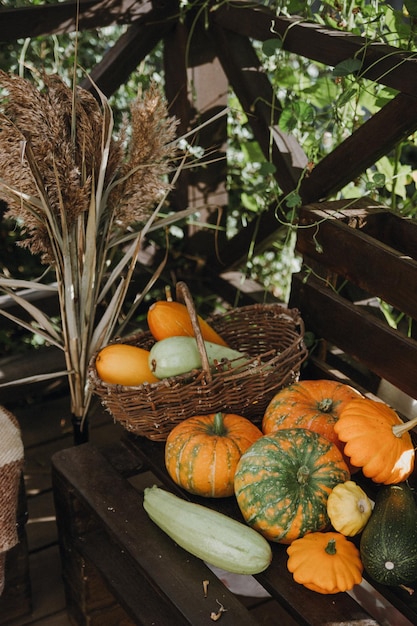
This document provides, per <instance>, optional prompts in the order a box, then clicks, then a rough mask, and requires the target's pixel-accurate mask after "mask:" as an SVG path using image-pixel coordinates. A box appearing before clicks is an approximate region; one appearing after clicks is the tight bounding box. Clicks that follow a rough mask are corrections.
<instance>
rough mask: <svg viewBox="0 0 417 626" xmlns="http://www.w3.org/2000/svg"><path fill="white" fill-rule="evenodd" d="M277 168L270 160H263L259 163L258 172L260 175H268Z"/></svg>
mask: <svg viewBox="0 0 417 626" xmlns="http://www.w3.org/2000/svg"><path fill="white" fill-rule="evenodd" d="M276 170H277V168H276V167H275V165H274V164H273V163H271V162H270V161H264V162H263V163H261V167H260V168H259V173H260V174H261V175H262V176H268V175H269V174H275V172H276Z"/></svg>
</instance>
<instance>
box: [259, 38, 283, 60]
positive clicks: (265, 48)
mask: <svg viewBox="0 0 417 626" xmlns="http://www.w3.org/2000/svg"><path fill="white" fill-rule="evenodd" d="M281 48H282V41H281V39H266V40H265V41H264V42H263V44H262V52H263V53H264V55H265V56H267V57H272V56H274V54H276V52H277V51H278V50H281Z"/></svg>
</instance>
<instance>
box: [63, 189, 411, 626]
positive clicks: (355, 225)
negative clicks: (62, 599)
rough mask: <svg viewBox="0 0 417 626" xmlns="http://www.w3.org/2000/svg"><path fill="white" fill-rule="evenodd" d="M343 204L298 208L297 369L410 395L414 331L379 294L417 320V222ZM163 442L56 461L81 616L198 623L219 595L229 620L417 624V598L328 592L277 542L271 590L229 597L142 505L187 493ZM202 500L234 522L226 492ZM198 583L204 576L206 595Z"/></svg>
mask: <svg viewBox="0 0 417 626" xmlns="http://www.w3.org/2000/svg"><path fill="white" fill-rule="evenodd" d="M344 205H345V203H321V204H320V205H310V206H307V207H304V208H303V209H302V211H301V214H300V229H299V233H298V244H297V245H298V249H299V251H300V252H301V253H302V255H303V257H304V267H303V269H302V271H301V272H300V273H299V274H297V275H296V276H294V282H293V287H292V293H291V301H290V305H291V306H296V307H297V308H299V309H300V310H301V312H302V315H303V317H304V320H305V323H306V329H307V337H308V338H310V339H312V350H311V357H310V359H309V361H308V364H307V365H306V367H305V368H304V369H303V376H304V377H312V376H314V377H316V378H318V377H327V378H328V377H330V378H334V379H340V380H342V381H344V382H349V383H352V384H354V385H355V386H357V387H358V388H359V389H361V390H362V391H364V392H366V393H368V394H370V395H371V396H372V395H373V394H377V393H378V391H379V390H380V389H381V380H383V381H388V383H389V384H391V385H394V386H395V388H397V387H398V389H399V390H400V391H399V392H400V393H402V394H408V395H411V396H412V397H415V396H416V395H417V371H416V370H417V342H416V340H415V339H414V338H413V334H414V336H415V329H413V328H412V329H411V336H407V332H404V330H403V328H406V329H407V330H408V328H409V325H408V324H406V323H405V320H406V318H405V317H404V318H403V319H402V320H401V323H400V324H399V329H394V328H392V327H391V326H389V324H388V323H387V322H386V320H385V318H384V316H383V315H382V313H381V306H380V300H379V299H381V300H382V301H384V302H386V303H389V304H390V305H391V306H393V307H394V308H395V310H398V311H400V312H402V313H404V314H405V316H409V317H410V319H411V318H416V308H417V297H416V295H417V294H416V289H417V262H416V253H417V225H416V224H415V223H414V222H411V221H409V220H404V219H401V218H399V217H397V216H395V215H393V214H392V213H390V212H388V211H386V210H385V209H383V208H381V207H379V206H375V207H370V206H369V204H367V203H365V202H363V201H361V202H356V203H351V204H350V206H349V207H348V208H346V207H345V206H344ZM408 395H406V396H402V400H404V398H408ZM163 450H164V445H163V444H161V443H156V442H151V441H149V440H146V439H142V438H139V437H134V436H132V435H129V434H127V433H126V434H125V435H124V436H123V437H122V440H121V441H119V442H115V444H114V445H112V446H111V447H109V448H106V449H97V448H96V447H94V446H93V445H92V444H89V443H87V444H84V445H82V446H79V447H76V448H72V449H69V450H64V451H62V452H59V453H57V454H56V455H55V456H54V457H53V470H52V471H53V484H54V494H55V502H56V512H57V523H58V529H59V537H60V546H61V555H62V566H63V576H64V581H65V586H66V594H67V603H68V610H69V612H70V614H71V616H72V617H73V619H74V622H75V623H76V624H79V625H87V624H89V625H92V626H93V625H96V624H97V626H98V625H100V626H107V625H116V624H117V625H118V626H120V625H124V626H130V625H131V624H143V626H150V625H151V624H159V625H161V626H166V625H169V624H175V625H176V626H177V625H181V624H189V625H193V626H204V625H205V624H212V619H211V617H210V614H211V612H216V611H217V610H218V607H219V603H221V604H222V605H223V606H224V607H225V608H226V609H227V611H226V612H224V613H222V615H221V618H220V623H221V624H222V625H224V626H227V625H236V624H241V625H242V626H243V625H255V624H258V625H259V624H268V625H270V624H272V623H283V624H285V625H286V626H292V625H295V624H306V625H309V626H323V624H324V623H326V624H332V625H336V624H340V625H341V624H345V625H346V624H352V623H353V624H357V625H365V624H366V625H367V626H369V625H371V624H384V623H385V624H390V625H395V626H405V625H409V624H413V623H414V624H415V623H417V597H415V596H414V595H410V594H409V593H408V592H407V591H405V590H403V589H397V588H388V587H383V586H380V585H376V584H374V583H372V581H367V580H366V576H365V580H364V583H363V585H361V586H359V587H358V588H355V590H354V592H353V593H352V594H350V593H341V594H336V595H329V596H326V595H321V594H317V593H314V592H311V591H309V590H307V589H305V588H304V587H302V586H300V585H298V584H297V583H295V582H294V581H293V579H292V576H291V574H290V573H289V572H288V571H287V568H286V560H287V557H286V549H285V546H283V545H280V544H274V545H273V546H272V548H273V554H274V557H273V561H272V564H271V566H270V567H269V568H268V569H267V570H266V571H265V572H263V573H261V574H259V575H257V576H256V577H255V578H256V579H257V580H258V581H259V583H260V584H261V585H262V586H263V587H264V588H265V590H267V592H268V593H269V594H270V597H269V598H264V599H262V600H259V599H258V600H256V599H253V598H243V597H240V596H236V595H235V594H233V593H232V592H231V591H230V590H229V589H228V588H227V587H226V586H224V585H223V583H222V582H221V581H220V580H219V579H218V578H217V577H216V576H214V574H213V572H212V571H211V570H210V569H209V568H208V567H207V566H206V565H205V564H204V563H203V562H202V561H200V560H198V559H196V558H194V557H192V556H191V555H189V554H188V553H186V552H185V551H184V550H182V549H180V548H179V547H178V546H176V545H175V544H174V543H173V542H172V541H171V540H170V539H169V537H167V536H166V535H165V534H164V533H163V532H161V531H160V530H159V529H158V528H157V527H156V526H155V525H154V524H153V523H152V522H151V521H150V520H149V518H148V517H147V515H146V513H145V512H144V510H143V507H142V494H143V488H144V487H145V486H146V485H148V484H153V483H155V482H157V483H159V484H162V485H164V486H165V487H166V488H168V489H171V490H173V491H174V492H176V493H178V494H180V495H182V496H183V497H186V498H189V497H190V496H189V495H188V494H184V493H183V492H181V490H179V489H178V488H177V487H176V486H175V485H174V484H173V483H172V481H171V480H170V479H169V478H168V476H167V474H166V471H165V469H164V459H163ZM363 484H364V485H365V487H366V488H367V489H368V490H369V491H370V492H371V491H372V485H371V484H369V483H367V482H366V481H364V482H363ZM192 499H194V500H195V501H200V502H201V499H200V500H199V499H198V498H192ZM204 504H205V505H207V506H212V507H215V508H216V509H218V510H221V511H223V512H225V513H227V514H228V515H230V516H232V517H236V518H238V519H239V518H240V514H239V511H238V509H237V505H236V502H235V500H234V498H226V499H223V500H216V501H207V500H205V501H204ZM240 519H241V518H240ZM203 580H209V581H210V584H209V587H208V597H204V593H203ZM379 606H380V607H381V608H378V607H379Z"/></svg>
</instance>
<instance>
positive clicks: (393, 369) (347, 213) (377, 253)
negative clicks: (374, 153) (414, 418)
mask: <svg viewBox="0 0 417 626" xmlns="http://www.w3.org/2000/svg"><path fill="white" fill-rule="evenodd" d="M297 250H298V252H299V253H300V254H301V255H302V257H303V267H302V270H301V271H300V272H299V273H297V274H296V275H294V277H293V282H292V288H291V296H290V306H292V307H297V308H298V309H299V310H300V312H301V315H302V317H303V319H304V321H305V325H306V332H307V337H310V338H311V337H312V338H313V348H312V349H311V352H310V359H309V364H308V367H309V368H310V372H311V371H313V370H315V372H314V375H315V377H318V376H320V375H323V376H325V377H336V378H343V377H344V376H347V377H348V378H351V379H352V380H353V381H355V382H356V384H357V385H358V386H363V387H364V388H365V389H367V390H368V391H371V392H373V393H377V392H378V389H379V388H380V380H381V379H383V380H384V382H385V381H388V383H390V384H392V385H394V386H395V387H397V388H398V389H399V390H401V391H402V392H404V394H407V395H408V396H411V398H417V341H416V338H417V329H416V320H417V222H416V221H414V220H411V219H405V218H401V217H399V216H397V215H395V214H394V213H393V212H392V211H389V210H388V209H386V208H385V207H383V206H381V205H379V204H377V203H375V204H371V203H370V202H369V200H356V201H348V200H344V201H336V202H323V203H316V204H310V205H307V206H304V207H303V208H302V210H301V213H300V220H299V230H298V235H297ZM384 308H388V309H389V312H390V314H391V315H392V318H394V319H395V320H396V321H397V322H398V323H397V325H396V326H397V327H393V326H392V325H390V323H389V321H388V319H387V317H386V315H384V314H383V309H384Z"/></svg>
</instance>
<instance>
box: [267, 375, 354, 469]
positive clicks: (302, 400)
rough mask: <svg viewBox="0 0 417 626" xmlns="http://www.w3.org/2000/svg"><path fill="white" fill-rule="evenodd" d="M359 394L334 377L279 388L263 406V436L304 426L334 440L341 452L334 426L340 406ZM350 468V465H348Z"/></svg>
mask: <svg viewBox="0 0 417 626" xmlns="http://www.w3.org/2000/svg"><path fill="white" fill-rule="evenodd" d="M359 397H361V394H360V393H359V392H358V391H356V389H354V388H353V387H350V385H346V384H344V383H341V382H337V381H334V380H303V381H299V382H296V383H293V384H292V385H290V386H288V387H284V388H283V389H281V390H280V391H279V392H278V393H277V394H276V395H275V396H274V397H273V398H272V400H271V402H270V403H269V405H268V406H267V408H266V411H265V414H264V417H263V420H262V432H263V433H264V434H265V435H268V434H269V433H272V432H274V431H275V430H281V429H284V428H306V429H307V430H312V431H314V432H316V433H318V434H319V435H322V436H323V437H326V439H328V440H329V441H331V442H332V443H334V444H335V445H336V446H337V447H338V448H339V450H340V452H342V454H343V449H344V446H345V444H344V443H343V442H341V441H340V440H339V437H338V436H337V434H336V432H335V429H334V425H335V423H336V422H337V420H338V418H339V415H340V411H341V410H342V409H343V407H344V406H345V405H346V404H347V403H348V402H350V401H351V400H353V399H355V398H359ZM349 469H350V470H351V471H352V469H353V468H351V467H350V468H349Z"/></svg>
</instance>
